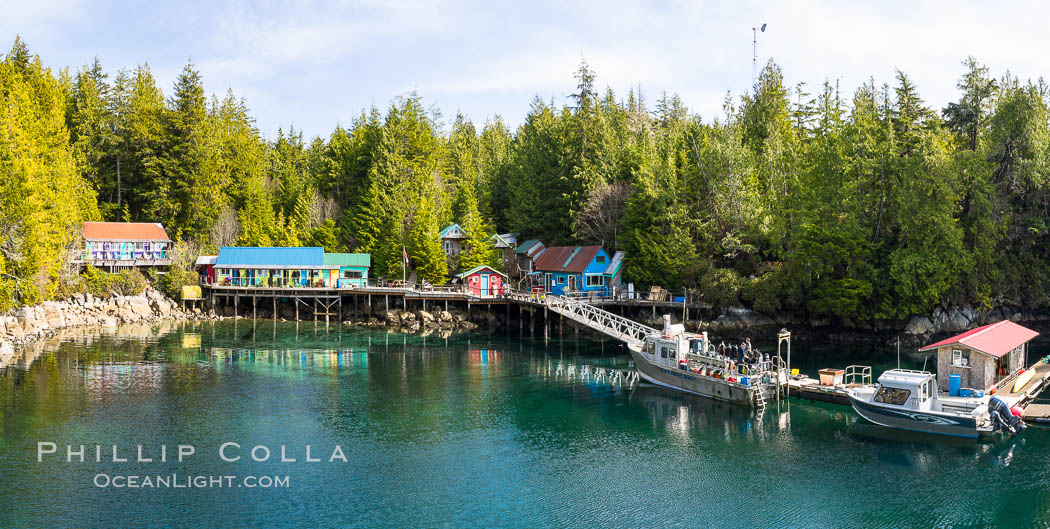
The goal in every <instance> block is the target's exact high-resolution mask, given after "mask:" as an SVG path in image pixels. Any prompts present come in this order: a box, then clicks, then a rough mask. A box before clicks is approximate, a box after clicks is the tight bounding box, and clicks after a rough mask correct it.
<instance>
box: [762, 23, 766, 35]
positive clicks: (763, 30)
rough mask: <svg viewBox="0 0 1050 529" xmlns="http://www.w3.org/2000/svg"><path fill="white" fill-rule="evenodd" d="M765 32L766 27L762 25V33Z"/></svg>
mask: <svg viewBox="0 0 1050 529" xmlns="http://www.w3.org/2000/svg"><path fill="white" fill-rule="evenodd" d="M765 32H766V25H765V24H762V33H765Z"/></svg>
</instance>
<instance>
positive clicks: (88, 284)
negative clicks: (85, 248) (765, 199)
mask: <svg viewBox="0 0 1050 529" xmlns="http://www.w3.org/2000/svg"><path fill="white" fill-rule="evenodd" d="M195 277H196V276H195ZM147 286H149V282H148V281H147V280H146V276H144V275H143V274H142V273H141V272H139V271H137V270H122V271H121V272H118V273H115V274H110V273H108V272H104V271H102V270H99V269H98V268H95V267H94V266H91V265H87V266H86V267H85V268H84V271H83V272H82V273H81V274H80V277H78V278H77V279H76V281H74V282H72V283H69V284H66V285H63V291H62V295H61V296H60V297H68V296H71V295H73V294H80V293H84V294H91V295H92V296H95V297H100V298H104V297H109V296H110V295H111V294H118V295H121V296H137V295H139V294H142V293H143V292H145V290H146V287H147Z"/></svg>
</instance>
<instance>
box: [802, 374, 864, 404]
mask: <svg viewBox="0 0 1050 529" xmlns="http://www.w3.org/2000/svg"><path fill="white" fill-rule="evenodd" d="M858 385H859V384H836V385H834V386H824V385H821V383H820V381H819V380H817V379H815V378H810V377H808V376H802V377H791V378H790V379H788V395H791V396H792V397H798V398H800V399H806V400H816V401H820V402H830V403H832V404H842V405H845V406H849V405H850V404H849V397H848V396H847V395H846V388H851V387H855V386H858Z"/></svg>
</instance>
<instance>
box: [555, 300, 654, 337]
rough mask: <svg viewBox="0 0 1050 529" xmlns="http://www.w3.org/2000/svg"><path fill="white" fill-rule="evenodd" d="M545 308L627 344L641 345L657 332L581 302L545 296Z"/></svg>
mask: <svg viewBox="0 0 1050 529" xmlns="http://www.w3.org/2000/svg"><path fill="white" fill-rule="evenodd" d="M544 303H545V304H546V305H547V308H548V309H550V310H551V311H553V312H555V313H556V314H561V315H562V316H565V317H566V318H569V319H570V320H573V321H575V322H577V323H581V324H583V325H586V326H587V327H589V328H591V329H594V330H596V331H598V332H600V333H604V334H607V335H609V336H612V337H613V338H616V339H618V340H623V341H625V342H627V343H628V344H635V345H639V346H640V345H641V344H642V343H644V342H645V337H646V336H650V335H653V334H657V333H658V331H657V330H656V329H654V328H652V327H649V326H647V325H642V324H641V323H638V322H635V321H632V320H629V319H627V318H624V317H623V316H618V315H616V314H613V313H611V312H609V311H607V310H602V309H599V308H597V307H594V306H592V305H589V304H587V303H584V302H582V301H577V300H574V299H569V298H566V297H563V296H555V295H551V294H547V295H546V297H545V298H544Z"/></svg>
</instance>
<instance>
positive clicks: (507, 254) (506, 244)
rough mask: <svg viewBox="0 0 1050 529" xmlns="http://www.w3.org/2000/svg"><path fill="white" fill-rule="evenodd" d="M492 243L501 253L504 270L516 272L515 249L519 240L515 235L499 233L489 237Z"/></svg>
mask: <svg viewBox="0 0 1050 529" xmlns="http://www.w3.org/2000/svg"><path fill="white" fill-rule="evenodd" d="M489 240H490V241H492V247H493V248H495V249H496V252H497V253H499V255H500V259H501V260H502V261H503V269H504V270H514V268H515V266H514V255H515V254H514V249H515V247H516V246H517V244H518V241H517V238H515V237H514V234H513V233H497V234H495V235H493V236H492V237H489Z"/></svg>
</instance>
